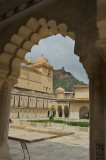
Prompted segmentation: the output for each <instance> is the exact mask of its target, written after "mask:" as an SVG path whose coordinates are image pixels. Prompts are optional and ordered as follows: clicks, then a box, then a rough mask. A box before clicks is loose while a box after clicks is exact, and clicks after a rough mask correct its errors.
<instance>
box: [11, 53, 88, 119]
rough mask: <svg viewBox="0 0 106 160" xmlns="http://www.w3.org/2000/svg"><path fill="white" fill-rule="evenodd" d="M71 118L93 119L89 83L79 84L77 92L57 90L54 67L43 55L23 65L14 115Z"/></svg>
mask: <svg viewBox="0 0 106 160" xmlns="http://www.w3.org/2000/svg"><path fill="white" fill-rule="evenodd" d="M50 115H53V116H54V117H55V118H56V119H59V118H61V119H64V118H69V119H71V120H79V119H88V118H89V86H88V85H85V84H84V85H83V84H82V85H77V86H76V87H75V92H66V91H65V90H64V89H63V88H62V87H59V88H57V89H56V90H55V93H53V66H51V64H50V63H49V61H48V60H47V59H46V58H45V57H44V56H43V55H42V56H41V57H39V58H38V59H36V61H35V63H33V61H32V60H31V59H29V60H28V61H26V66H25V65H24V66H23V65H21V66H20V76H19V78H18V81H17V84H16V85H15V86H14V88H13V90H12V95H11V107H10V118H13V119H14V118H21V119H36V118H48V117H49V116H50Z"/></svg>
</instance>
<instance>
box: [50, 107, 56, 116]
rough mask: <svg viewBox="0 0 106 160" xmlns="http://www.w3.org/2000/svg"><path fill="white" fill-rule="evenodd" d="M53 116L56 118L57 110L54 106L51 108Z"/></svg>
mask: <svg viewBox="0 0 106 160" xmlns="http://www.w3.org/2000/svg"><path fill="white" fill-rule="evenodd" d="M51 115H52V116H53V117H55V116H56V109H55V106H52V107H51Z"/></svg>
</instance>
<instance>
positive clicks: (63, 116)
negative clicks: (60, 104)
mask: <svg viewBox="0 0 106 160" xmlns="http://www.w3.org/2000/svg"><path fill="white" fill-rule="evenodd" d="M62 118H65V115H64V109H63V110H62Z"/></svg>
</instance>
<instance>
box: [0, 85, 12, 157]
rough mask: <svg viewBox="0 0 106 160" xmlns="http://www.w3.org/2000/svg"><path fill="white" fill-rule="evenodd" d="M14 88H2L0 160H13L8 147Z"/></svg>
mask: <svg viewBox="0 0 106 160" xmlns="http://www.w3.org/2000/svg"><path fill="white" fill-rule="evenodd" d="M11 89H12V86H11V85H10V84H9V83H5V84H3V85H1V86H0V160H11V157H10V154H9V146H8V129H9V110H10V108H9V107H10V99H11Z"/></svg>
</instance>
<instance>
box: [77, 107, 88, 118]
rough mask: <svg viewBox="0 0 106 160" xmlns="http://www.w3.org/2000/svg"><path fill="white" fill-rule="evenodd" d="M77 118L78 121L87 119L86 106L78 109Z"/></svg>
mask: <svg viewBox="0 0 106 160" xmlns="http://www.w3.org/2000/svg"><path fill="white" fill-rule="evenodd" d="M79 118H80V119H89V108H88V107H87V106H82V107H81V108H80V109H79Z"/></svg>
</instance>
